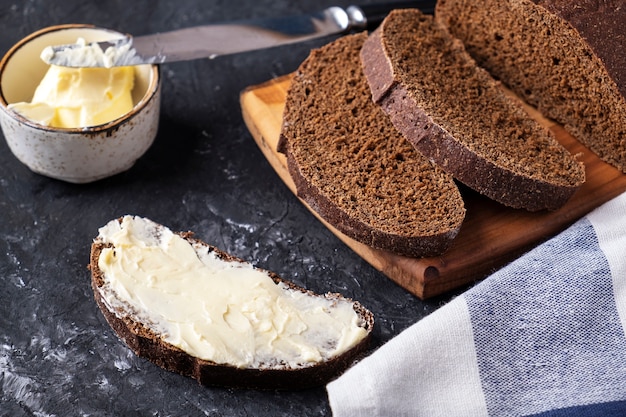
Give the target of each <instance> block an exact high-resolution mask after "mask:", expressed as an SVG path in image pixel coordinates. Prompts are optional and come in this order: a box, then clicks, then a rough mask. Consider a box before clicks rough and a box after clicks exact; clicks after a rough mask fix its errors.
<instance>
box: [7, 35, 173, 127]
mask: <svg viewBox="0 0 626 417" xmlns="http://www.w3.org/2000/svg"><path fill="white" fill-rule="evenodd" d="M68 29H98V30H102V31H106V32H111V33H112V34H115V35H120V34H121V35H124V33H122V32H119V31H117V30H113V29H109V28H105V27H100V26H96V25H92V24H86V23H67V24H60V25H53V26H48V27H45V28H42V29H39V30H37V31H35V32H33V33H31V34H30V35H27V36H26V37H24V38H22V39H20V40H19V41H18V42H17V43H16V44H14V45H13V46H12V47H11V48H10V49H9V50H8V51H7V52H6V53H5V54H4V56H3V57H2V59H1V60H0V80H2V76H3V74H4V71H5V69H6V65H7V63H8V62H9V60H10V59H11V58H12V57H13V55H15V53H16V52H17V51H18V50H19V49H20V48H22V47H23V46H24V45H26V44H27V43H29V42H31V41H32V40H33V39H36V38H38V37H40V36H42V35H46V34H48V33H51V32H56V31H60V30H68ZM127 36H130V35H127ZM150 70H151V75H152V76H151V77H150V83H149V85H148V88H147V90H146V93H145V94H144V95H143V96H142V98H141V100H139V102H138V103H137V104H135V105H134V106H133V108H132V109H131V110H130V111H129V112H127V113H125V114H124V115H122V116H120V117H118V118H116V119H113V120H111V121H109V122H106V123H103V124H99V125H95V126H84V127H52V126H46V125H42V124H39V123H36V122H33V121H32V120H30V119H28V118H26V117H24V116H22V115H21V114H20V113H18V112H16V111H13V110H11V109H10V108H9V107H8V106H9V103H8V102H7V100H6V99H5V98H4V92H3V90H2V85H1V83H0V107H1V108H2V110H3V111H4V112H5V113H7V114H8V116H9V117H11V118H13V119H16V120H17V121H19V122H20V123H23V124H26V125H28V126H30V127H31V128H34V129H38V130H43V131H47V132H57V133H58V132H63V133H68V134H85V133H101V132H105V131H108V130H114V129H117V128H118V127H119V126H120V125H121V124H123V123H125V122H126V121H128V120H130V119H132V118H133V117H135V115H137V114H138V113H139V112H140V111H141V110H142V109H144V108H145V107H146V106H147V104H148V103H149V102H150V101H152V99H153V98H154V96H155V95H156V94H157V93H158V91H159V86H160V82H161V68H160V67H159V65H157V64H151V68H150Z"/></svg>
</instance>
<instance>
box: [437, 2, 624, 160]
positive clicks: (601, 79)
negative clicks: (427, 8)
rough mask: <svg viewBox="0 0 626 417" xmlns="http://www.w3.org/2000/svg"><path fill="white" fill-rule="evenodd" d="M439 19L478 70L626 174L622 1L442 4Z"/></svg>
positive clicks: (438, 14) (438, 6)
mask: <svg viewBox="0 0 626 417" xmlns="http://www.w3.org/2000/svg"><path fill="white" fill-rule="evenodd" d="M435 17H436V20H437V21H439V22H440V23H441V24H442V25H444V26H446V27H447V28H448V30H449V31H450V32H451V33H452V34H453V35H454V36H456V37H457V38H459V39H461V41H463V43H464V44H465V47H466V48H467V50H468V52H469V53H470V54H471V55H472V56H473V57H474V59H476V61H477V62H478V63H479V65H481V66H483V67H484V68H486V69H487V70H488V71H489V72H490V73H491V74H493V75H494V76H495V77H497V78H498V79H500V80H502V82H503V83H505V84H506V85H507V86H508V87H510V88H511V89H512V90H513V91H515V93H516V94H517V95H518V96H520V97H522V98H523V99H524V100H525V101H527V102H528V103H530V104H531V105H533V106H535V107H537V108H538V109H539V111H541V112H542V113H543V114H544V115H546V116H548V117H550V118H552V119H554V120H556V121H558V122H559V123H561V124H562V125H563V126H564V127H565V129H566V130H568V131H569V132H570V133H571V134H572V136H574V137H575V138H577V139H578V140H579V141H580V142H582V143H583V144H585V145H586V146H587V147H588V148H589V149H591V150H592V151H593V152H595V153H596V154H597V155H598V156H599V157H600V158H602V159H603V160H604V161H606V162H608V163H610V164H612V165H613V166H615V167H617V168H618V169H620V170H621V171H622V172H626V54H625V53H624V48H625V47H626V32H625V28H626V3H624V1H623V0H607V1H601V2H594V1H571V0H532V1H531V0H441V1H438V2H437V9H436V14H435ZM485 22H489V24H485Z"/></svg>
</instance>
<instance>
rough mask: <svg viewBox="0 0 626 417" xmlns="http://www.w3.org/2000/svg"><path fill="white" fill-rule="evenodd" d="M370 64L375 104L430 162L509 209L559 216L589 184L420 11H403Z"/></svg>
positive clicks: (382, 31) (379, 36) (377, 43)
mask: <svg viewBox="0 0 626 417" xmlns="http://www.w3.org/2000/svg"><path fill="white" fill-rule="evenodd" d="M361 58H362V61H363V66H364V70H365V74H366V77H367V80H368V82H369V85H370V87H371V90H372V95H373V99H374V100H375V101H376V102H377V103H379V104H380V105H381V106H382V108H383V109H384V110H385V111H386V112H387V113H388V114H389V115H390V117H391V120H392V121H393V123H394V125H395V126H396V127H397V128H398V130H400V131H401V132H402V133H403V134H404V135H405V137H406V138H407V139H408V140H409V141H410V142H411V143H412V144H413V146H415V148H416V149H418V150H419V151H420V152H422V153H423V154H424V155H426V156H427V157H428V158H430V159H432V160H433V161H435V162H436V163H437V164H438V165H439V166H441V167H442V168H443V169H444V170H446V171H448V172H449V173H451V174H452V175H453V176H454V177H455V178H456V179H458V180H459V181H461V182H463V183H465V184H466V185H468V186H469V187H471V188H473V189H474V190H476V191H478V192H480V193H481V194H484V195H486V196H487V197H490V198H492V199H494V200H496V201H498V202H500V203H502V204H505V205H507V206H510V207H514V208H524V209H527V210H530V211H537V210H542V209H550V210H553V209H557V208H558V207H560V206H562V205H563V204H564V203H565V202H566V201H567V200H568V199H569V198H570V197H571V195H572V194H573V193H574V192H575V191H576V190H577V189H578V188H579V186H580V185H581V184H582V183H583V182H584V178H585V172H584V168H583V166H582V164H581V163H580V162H578V161H577V160H576V158H574V157H573V156H572V155H571V154H570V153H569V152H567V150H566V149H565V148H563V147H562V146H561V145H560V144H559V143H558V141H557V140H556V138H555V137H554V135H553V134H552V133H551V132H550V131H549V130H548V129H546V128H544V127H542V126H541V125H540V124H539V123H538V122H537V121H536V120H534V119H532V118H531V117H530V116H529V115H528V113H527V112H526V111H525V110H524V108H523V107H522V105H521V103H519V102H518V101H516V100H514V99H511V98H509V97H508V96H506V95H505V94H504V92H503V91H502V89H501V88H500V86H499V84H498V83H497V82H496V81H495V80H494V79H493V78H492V77H491V76H490V75H489V74H488V73H487V72H486V71H485V70H483V69H482V68H480V67H478V66H477V65H476V63H475V61H474V60H473V59H472V58H471V57H470V56H469V54H468V53H467V52H466V51H465V49H464V47H463V44H462V43H461V42H460V41H459V40H457V39H455V38H453V37H452V36H451V35H450V34H449V32H448V31H447V30H446V29H445V28H444V27H442V26H441V25H439V24H437V22H435V21H434V20H433V18H432V16H427V15H424V14H422V13H421V12H419V11H418V10H412V9H407V10H395V11H393V12H392V13H391V14H389V15H388V16H387V18H386V19H385V20H384V21H383V23H382V24H381V26H380V27H379V28H378V29H377V30H376V31H375V32H373V33H372V35H371V36H370V37H369V38H368V40H367V42H366V43H365V45H364V46H363V49H362V52H361Z"/></svg>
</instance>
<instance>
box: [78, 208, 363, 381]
mask: <svg viewBox="0 0 626 417" xmlns="http://www.w3.org/2000/svg"><path fill="white" fill-rule="evenodd" d="M118 221H119V222H120V223H121V222H122V219H119V220H118ZM155 227H156V228H157V229H159V230H161V229H163V230H165V226H162V225H158V224H156V226H155ZM176 234H177V235H179V236H181V237H182V238H183V239H185V240H186V241H188V242H189V243H190V244H191V245H199V246H202V247H204V248H206V249H207V250H208V252H213V253H215V254H216V256H217V257H218V258H219V259H221V260H223V261H225V262H235V263H242V264H244V266H245V265H249V264H247V263H246V261H244V260H242V259H240V258H237V257H235V256H232V255H230V254H228V253H225V252H223V251H221V250H220V249H218V248H216V247H214V246H212V245H209V244H207V243H205V242H203V241H201V240H198V239H196V238H194V237H193V234H192V233H191V232H179V233H176ZM111 246H112V245H111V244H110V243H106V242H103V241H102V239H101V238H100V236H99V237H97V238H95V239H94V241H93V243H92V245H91V256H90V263H89V269H90V270H91V285H92V289H93V293H94V297H95V300H96V303H97V305H98V307H99V308H100V310H101V311H102V314H103V315H104V318H105V319H106V321H107V322H108V324H109V325H110V326H111V328H112V329H113V330H114V332H115V333H116V335H117V336H118V337H119V338H120V339H121V340H122V341H123V342H124V343H126V345H127V346H128V347H129V348H130V349H131V350H132V351H133V352H134V353H135V354H136V355H138V356H140V357H143V358H146V359H148V360H149V361H151V362H153V363H155V364H156V365H158V366H160V367H162V368H164V369H166V370H168V371H172V372H175V373H179V374H181V375H184V376H188V377H191V378H194V379H196V380H197V381H198V382H199V383H200V384H202V385H206V386H220V387H231V388H245V389H259V390H268V389H272V390H299V389H304V388H310V387H315V386H321V385H324V384H326V383H328V382H330V381H331V380H332V379H333V378H335V377H337V376H338V375H340V374H341V373H342V372H343V371H344V370H346V369H347V368H348V367H350V366H351V365H352V364H353V363H354V362H355V361H358V360H359V359H360V358H361V357H362V356H364V355H365V354H366V352H367V349H368V346H369V342H370V339H371V332H372V330H373V327H374V316H373V314H372V313H371V312H370V311H369V310H367V309H366V308H365V307H363V306H362V305H361V304H360V303H359V302H357V301H353V300H350V299H348V298H345V297H343V296H342V295H341V294H337V293H327V294H324V295H318V294H315V293H313V292H311V291H309V290H306V289H304V288H301V287H299V286H297V285H296V284H294V283H292V282H289V281H286V280H284V279H282V278H280V277H279V276H278V275H277V274H276V273H274V272H271V271H266V270H263V269H259V268H256V267H255V269H257V270H259V271H262V272H264V273H266V274H267V275H268V276H269V277H270V278H271V279H272V280H273V281H274V282H275V283H276V284H279V283H282V284H284V285H286V286H287V288H288V289H291V290H294V291H299V292H302V293H304V294H306V295H307V296H310V297H323V298H325V299H327V300H330V301H332V302H348V303H352V305H353V308H354V311H355V312H356V314H357V315H358V317H359V319H360V326H361V327H363V328H364V329H365V330H366V336H365V337H364V338H363V339H362V340H361V341H360V342H358V343H357V344H356V345H355V346H353V347H352V348H351V349H350V350H348V351H346V352H344V353H343V354H341V355H339V356H335V357H332V358H329V359H327V360H325V361H323V362H319V363H314V364H303V365H302V366H298V367H290V366H289V365H288V364H272V365H268V366H266V367H263V368H259V369H256V368H251V367H247V368H246V367H244V368H242V367H236V366H231V365H228V364H218V363H215V362H212V361H208V360H203V359H200V358H197V357H194V356H191V355H190V354H188V353H187V352H185V351H183V350H182V349H180V348H178V347H177V346H174V345H171V344H169V343H168V342H166V341H165V340H163V336H162V335H160V334H158V333H157V332H155V330H153V328H151V327H150V324H149V323H144V322H139V321H137V320H136V319H135V318H134V317H136V316H135V314H136V312H133V311H129V310H127V309H124V308H119V307H117V308H112V307H110V304H109V303H107V302H106V301H105V299H104V298H103V292H102V290H103V286H104V285H105V282H106V277H105V275H104V273H103V272H102V271H101V270H100V268H99V266H98V260H99V258H100V255H101V253H102V251H103V250H104V249H105V248H107V247H111ZM277 359H278V360H280V358H277Z"/></svg>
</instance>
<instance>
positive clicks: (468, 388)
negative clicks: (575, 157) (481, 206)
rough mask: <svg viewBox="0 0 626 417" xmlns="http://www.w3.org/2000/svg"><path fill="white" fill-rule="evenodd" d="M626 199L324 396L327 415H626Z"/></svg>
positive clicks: (415, 329)
mask: <svg viewBox="0 0 626 417" xmlns="http://www.w3.org/2000/svg"><path fill="white" fill-rule="evenodd" d="M625 329H626V193H625V194H622V195H621V196H619V197H617V198H615V199H613V200H612V201H609V202H608V203H606V204H604V205H603V206H601V207H599V208H598V209H596V210H594V211H593V212H591V213H590V214H588V215H587V216H585V217H584V218H582V219H581V220H579V221H578V222H577V223H575V224H574V225H572V226H571V227H570V228H568V229H567V230H565V231H564V232H562V233H561V234H559V235H558V236H556V237H554V238H553V239H551V240H549V241H547V242H546V243H544V244H542V245H540V246H539V247H537V248H535V249H534V250H532V251H530V252H528V253H527V254H525V255H524V256H522V257H521V258H519V259H518V260H516V261H515V262H513V263H511V264H510V265H508V266H506V267H505V268H503V269H501V270H500V271H498V272H496V273H495V274H493V275H492V276H490V277H488V278H487V279H485V280H484V281H483V282H481V283H480V284H478V285H476V286H475V287H473V288H472V289H470V290H468V291H467V292H465V293H464V294H463V295H461V296H459V297H456V298H455V299H453V300H452V301H450V302H449V303H448V304H446V305H444V306H443V307H441V308H440V309H438V310H437V311H435V312H434V313H432V314H431V315H429V316H427V317H425V318H424V319H422V320H420V321H419V322H417V323H416V324H414V325H413V326H411V327H410V328H408V329H406V330H405V331H404V332H402V333H401V334H399V335H398V336H396V337H395V338H394V339H392V340H390V341H389V342H387V343H386V344H385V345H383V346H382V347H381V348H380V349H378V350H377V351H375V352H374V353H372V354H371V355H370V356H369V357H367V358H365V359H364V360H362V361H361V362H359V363H358V364H356V365H355V366H354V367H353V368H351V369H350V370H348V371H347V372H346V373H345V374H344V375H343V376H341V377H340V378H339V379H337V380H336V381H333V382H331V383H330V384H329V385H328V386H327V392H328V396H329V400H330V404H331V408H332V410H333V416H334V417H344V416H350V417H359V416H368V417H372V416H427V417H444V416H445V417H451V416H463V417H474V416H476V417H478V416H542V417H543V416H545V417H548V416H550V417H560V416H598V417H599V416H602V417H607V416H626V336H625Z"/></svg>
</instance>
